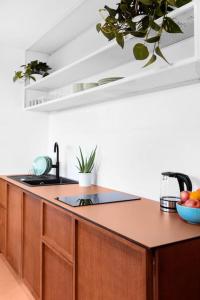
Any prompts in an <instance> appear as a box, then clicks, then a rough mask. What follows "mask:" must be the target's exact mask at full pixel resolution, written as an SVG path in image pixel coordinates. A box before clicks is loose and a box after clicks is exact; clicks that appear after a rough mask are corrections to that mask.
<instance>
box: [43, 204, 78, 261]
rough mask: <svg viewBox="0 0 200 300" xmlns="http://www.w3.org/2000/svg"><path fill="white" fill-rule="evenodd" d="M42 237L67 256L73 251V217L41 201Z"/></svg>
mask: <svg viewBox="0 0 200 300" xmlns="http://www.w3.org/2000/svg"><path fill="white" fill-rule="evenodd" d="M43 238H44V239H46V240H47V241H48V242H50V243H51V244H52V245H54V246H55V247H56V248H57V250H58V251H61V252H62V254H64V255H65V254H66V255H67V256H72V252H73V219H72V218H71V216H70V215H68V213H66V212H65V211H64V210H62V209H59V208H56V207H55V206H53V205H49V204H47V203H43Z"/></svg>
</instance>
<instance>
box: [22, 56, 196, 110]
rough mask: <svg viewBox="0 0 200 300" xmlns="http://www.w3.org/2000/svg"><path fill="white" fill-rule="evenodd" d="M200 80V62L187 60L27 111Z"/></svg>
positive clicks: (116, 96)
mask: <svg viewBox="0 0 200 300" xmlns="http://www.w3.org/2000/svg"><path fill="white" fill-rule="evenodd" d="M199 80H200V60H196V59H194V58H193V59H187V60H184V61H181V62H180V63H177V64H174V65H173V66H167V67H165V68H163V69H160V70H150V69H149V70H148V71H146V72H145V73H143V74H139V75H134V76H131V77H128V78H124V79H121V80H118V81H115V82H113V83H109V84H105V85H102V86H99V87H96V88H93V89H90V90H86V91H83V92H79V93H76V94H72V95H68V96H66V97H62V98H58V99H55V100H52V101H49V102H46V103H43V104H39V105H36V106H31V107H27V108H25V110H27V111H40V112H52V111H60V110H65V109H70V108H75V107H80V106H84V105H92V104H96V103H100V102H106V101H110V100H117V99H120V98H125V97H131V96H135V95H139V94H144V93H146V92H152V91H156V90H160V89H163V88H168V87H170V88H171V87H177V86H179V85H183V84H189V83H191V82H193V83H194V82H198V81H199Z"/></svg>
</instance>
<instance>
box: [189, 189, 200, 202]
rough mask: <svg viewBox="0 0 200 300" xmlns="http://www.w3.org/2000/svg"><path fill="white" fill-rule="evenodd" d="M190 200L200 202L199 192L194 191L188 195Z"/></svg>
mask: <svg viewBox="0 0 200 300" xmlns="http://www.w3.org/2000/svg"><path fill="white" fill-rule="evenodd" d="M190 199H191V200H200V190H197V191H194V192H191V193H190Z"/></svg>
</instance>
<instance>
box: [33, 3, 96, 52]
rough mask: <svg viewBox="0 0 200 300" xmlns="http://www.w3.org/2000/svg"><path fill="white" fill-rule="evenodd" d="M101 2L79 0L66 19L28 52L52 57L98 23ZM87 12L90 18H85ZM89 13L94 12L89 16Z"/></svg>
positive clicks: (59, 22)
mask: <svg viewBox="0 0 200 300" xmlns="http://www.w3.org/2000/svg"><path fill="white" fill-rule="evenodd" d="M100 5H101V1H100V0H98V1H94V0H77V1H75V5H74V7H73V9H72V10H70V11H69V12H68V13H67V14H66V15H65V16H64V18H62V19H61V20H59V21H58V22H57V24H56V25H55V26H54V27H53V28H52V29H51V30H49V31H48V32H47V33H46V34H45V35H44V36H42V37H41V38H40V39H39V40H38V41H37V42H35V43H34V44H33V45H32V46H31V47H30V48H29V49H28V50H29V51H36V52H42V53H46V54H49V55H51V54H52V53H54V52H55V51H57V50H58V49H59V48H61V47H62V46H63V45H65V44H66V43H68V42H69V41H71V40H73V39H74V38H76V37H77V36H78V35H80V34H81V33H82V32H84V31H85V30H87V29H88V28H89V27H90V26H92V25H93V24H95V23H96V22H98V20H99V18H100V16H99V8H100V7H101V6H100ZM86 12H87V13H88V15H89V17H87V18H86V17H85V14H86ZM89 12H92V13H90V14H89Z"/></svg>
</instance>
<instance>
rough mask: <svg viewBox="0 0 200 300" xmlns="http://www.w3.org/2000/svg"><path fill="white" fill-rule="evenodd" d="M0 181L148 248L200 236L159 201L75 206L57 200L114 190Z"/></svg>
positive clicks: (9, 180) (5, 178)
mask: <svg viewBox="0 0 200 300" xmlns="http://www.w3.org/2000/svg"><path fill="white" fill-rule="evenodd" d="M0 178H1V179H4V180H6V181H7V182H10V183H12V184H14V185H16V186H18V187H20V188H22V189H23V190H25V191H28V192H30V193H32V194H34V195H36V196H38V197H40V198H42V199H45V200H47V201H49V202H51V203H53V204H55V205H57V206H59V207H62V208H64V209H66V210H68V211H69V212H71V213H73V214H76V215H78V216H79V217H82V218H84V219H86V220H88V221H90V222H93V223H95V224H97V225H99V226H101V227H104V228H106V229H108V230H110V231H112V232H115V233H117V234H118V235H120V236H123V237H124V238H126V239H128V240H131V241H134V242H136V243H138V244H140V245H142V246H144V247H146V248H155V247H159V246H164V245H167V244H172V243H176V242H180V241H184V240H189V239H194V238H199V237H200V226H199V225H190V224H187V223H186V222H184V221H182V220H181V219H180V218H179V216H178V215H177V214H174V213H171V214H169V213H164V212H161V211H160V206H159V202H156V201H152V200H148V199H144V198H142V199H141V200H136V201H127V202H126V201H125V202H119V203H110V204H101V205H94V206H82V207H71V206H69V205H67V204H64V203H62V202H60V201H57V200H55V197H57V196H61V195H79V194H83V193H86V194H92V193H97V192H98V193H100V192H112V191H113V190H111V189H107V188H104V187H100V186H91V187H88V188H81V187H79V185H78V184H73V185H60V186H41V187H29V186H26V185H24V184H21V183H19V182H17V181H14V180H12V179H10V178H8V177H7V176H1V177H0Z"/></svg>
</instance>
